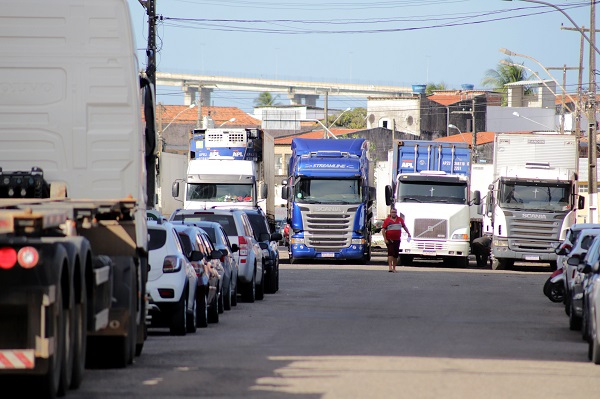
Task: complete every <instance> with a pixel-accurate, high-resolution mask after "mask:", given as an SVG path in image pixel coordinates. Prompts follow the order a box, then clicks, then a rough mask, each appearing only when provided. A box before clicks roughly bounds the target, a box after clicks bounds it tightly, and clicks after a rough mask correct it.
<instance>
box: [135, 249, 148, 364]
mask: <svg viewBox="0 0 600 399" xmlns="http://www.w3.org/2000/svg"><path fill="white" fill-rule="evenodd" d="M138 261H139V266H138V268H137V270H138V271H137V273H136V274H137V284H138V285H137V291H138V299H137V300H138V301H139V302H138V320H137V337H136V344H135V355H136V356H140V355H141V354H142V350H143V349H144V342H145V341H146V338H147V337H148V326H147V325H146V316H148V308H147V306H146V282H147V281H148V259H147V258H138Z"/></svg>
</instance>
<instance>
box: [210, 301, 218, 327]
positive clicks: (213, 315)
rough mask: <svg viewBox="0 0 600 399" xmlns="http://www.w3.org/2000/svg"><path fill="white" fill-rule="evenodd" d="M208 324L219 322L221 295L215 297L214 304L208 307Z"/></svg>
mask: <svg viewBox="0 0 600 399" xmlns="http://www.w3.org/2000/svg"><path fill="white" fill-rule="evenodd" d="M208 322H209V323H213V324H216V323H218V322H219V295H215V297H214V298H213V300H212V303H211V304H209V305H208Z"/></svg>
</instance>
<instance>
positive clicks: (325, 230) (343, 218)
mask: <svg viewBox="0 0 600 399" xmlns="http://www.w3.org/2000/svg"><path fill="white" fill-rule="evenodd" d="M311 208H312V207H311ZM301 209H302V210H303V214H302V216H303V219H304V226H305V227H306V228H305V230H304V240H305V243H306V245H307V246H308V247H312V248H315V249H316V250H317V251H320V252H336V251H339V250H340V249H342V248H346V247H348V246H350V244H351V242H352V227H353V226H354V214H355V212H356V210H357V209H358V208H357V207H355V206H354V207H352V208H344V207H340V212H335V213H334V212H330V211H329V212H319V211H318V210H315V209H309V208H304V207H302V208H301ZM304 211H305V212H304Z"/></svg>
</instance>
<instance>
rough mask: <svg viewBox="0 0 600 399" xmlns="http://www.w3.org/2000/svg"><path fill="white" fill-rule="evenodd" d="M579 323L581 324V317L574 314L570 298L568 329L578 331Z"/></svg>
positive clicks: (579, 328)
mask: <svg viewBox="0 0 600 399" xmlns="http://www.w3.org/2000/svg"><path fill="white" fill-rule="evenodd" d="M581 324H582V320H581V317H579V316H577V315H576V314H575V309H573V301H572V300H571V311H570V312H569V330H571V331H580V330H581Z"/></svg>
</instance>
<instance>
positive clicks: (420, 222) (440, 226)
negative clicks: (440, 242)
mask: <svg viewBox="0 0 600 399" xmlns="http://www.w3.org/2000/svg"><path fill="white" fill-rule="evenodd" d="M447 226H448V221H447V220H446V219H415V232H414V237H415V238H417V239H419V238H433V239H442V238H448V227H447Z"/></svg>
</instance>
